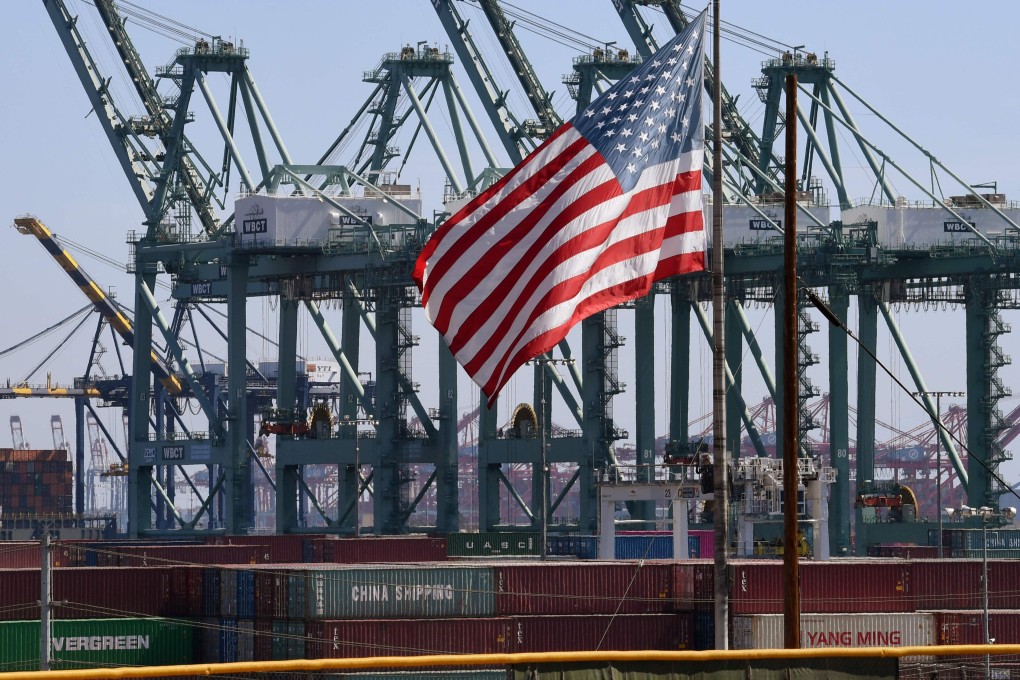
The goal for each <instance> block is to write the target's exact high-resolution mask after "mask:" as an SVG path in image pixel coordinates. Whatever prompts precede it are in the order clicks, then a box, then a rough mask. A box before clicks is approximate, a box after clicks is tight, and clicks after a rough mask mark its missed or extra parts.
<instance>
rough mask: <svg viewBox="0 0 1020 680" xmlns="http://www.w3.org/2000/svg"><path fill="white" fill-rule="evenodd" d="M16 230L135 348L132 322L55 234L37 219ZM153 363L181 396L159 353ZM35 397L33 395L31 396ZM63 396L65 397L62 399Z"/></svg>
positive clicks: (17, 221) (26, 219) (156, 372)
mask: <svg viewBox="0 0 1020 680" xmlns="http://www.w3.org/2000/svg"><path fill="white" fill-rule="evenodd" d="M14 226H15V227H16V228H17V230H18V231H19V232H20V233H22V234H29V235H31V236H35V237H36V239H37V240H38V241H39V243H41V244H42V246H43V248H45V249H46V252H47V253H49V254H50V256H51V257H52V258H53V259H54V260H56V261H57V264H59V265H60V268H61V269H63V270H64V271H65V272H66V273H67V275H68V276H69V277H71V280H72V281H73V282H74V284H75V285H76V286H78V288H80V289H81V291H82V293H84V294H85V297H86V298H88V300H89V302H91V303H92V306H93V307H95V308H96V310H97V311H98V312H99V313H100V314H101V315H102V316H103V318H104V319H105V320H106V322H107V323H109V324H110V326H111V327H112V328H113V330H115V331H116V332H117V334H118V335H120V336H121V337H122V338H123V339H124V344H126V345H128V346H129V347H134V343H135V333H134V328H133V327H132V325H131V321H130V320H129V319H128V318H127V317H126V316H124V314H122V313H121V311H120V310H119V309H117V308H116V307H115V306H114V305H113V302H111V301H110V298H108V297H107V296H106V294H105V293H104V292H103V289H102V288H100V287H99V285H98V284H97V283H96V282H95V281H93V280H92V278H91V277H90V276H89V275H88V274H86V273H85V271H84V270H83V269H82V268H81V266H80V265H79V264H78V262H77V260H75V259H74V258H73V257H72V256H71V254H70V253H68V252H67V251H66V250H64V249H63V248H61V247H60V245H59V244H58V243H57V242H56V240H55V239H54V238H53V232H51V231H50V230H49V229H47V228H46V225H44V224H43V223H42V222H40V221H39V220H38V219H37V218H35V217H31V216H26V217H18V218H17V219H15V220H14ZM151 359H152V373H153V375H155V376H156V378H157V379H158V380H159V381H160V382H161V383H162V384H163V385H164V386H165V387H166V388H167V390H169V391H170V393H171V394H180V393H181V391H182V387H181V381H180V380H179V379H178V378H177V376H174V375H171V374H170V373H169V372H168V371H167V370H166V368H165V367H164V366H163V363H162V362H161V361H160V360H159V358H158V357H157V356H156V353H155V352H152V353H151ZM30 396H31V395H30ZM61 396H63V395H61Z"/></svg>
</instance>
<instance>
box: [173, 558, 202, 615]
mask: <svg viewBox="0 0 1020 680" xmlns="http://www.w3.org/2000/svg"><path fill="white" fill-rule="evenodd" d="M204 578H205V573H204V570H203V568H202V567H173V568H171V570H170V581H171V589H172V591H171V592H172V595H173V597H171V598H170V609H169V612H170V615H171V616H183V617H196V618H197V617H200V616H202V586H203V581H204Z"/></svg>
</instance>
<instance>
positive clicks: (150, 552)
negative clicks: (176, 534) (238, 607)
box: [111, 545, 264, 567]
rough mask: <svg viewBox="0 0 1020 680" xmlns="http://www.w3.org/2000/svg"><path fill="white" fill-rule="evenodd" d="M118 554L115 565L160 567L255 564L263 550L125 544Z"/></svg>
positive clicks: (226, 546)
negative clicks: (174, 565)
mask: <svg viewBox="0 0 1020 680" xmlns="http://www.w3.org/2000/svg"><path fill="white" fill-rule="evenodd" d="M111 550H113V551H115V552H116V553H117V558H116V559H117V566H121V567H159V566H165V565H173V564H204V565H212V564H258V563H260V562H262V561H264V560H261V559H260V557H261V556H262V555H263V552H264V551H263V550H262V549H261V548H260V547H259V546H254V545H181V546H174V545H139V546H131V545H124V546H118V547H116V548H111Z"/></svg>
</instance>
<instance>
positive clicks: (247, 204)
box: [234, 194, 421, 247]
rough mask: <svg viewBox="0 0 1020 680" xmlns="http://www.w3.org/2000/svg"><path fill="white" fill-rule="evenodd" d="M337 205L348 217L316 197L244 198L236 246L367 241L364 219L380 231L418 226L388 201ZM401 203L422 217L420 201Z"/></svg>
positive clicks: (341, 200)
mask: <svg viewBox="0 0 1020 680" xmlns="http://www.w3.org/2000/svg"><path fill="white" fill-rule="evenodd" d="M334 200H335V201H336V202H337V203H339V204H340V205H342V206H343V207H344V208H345V209H346V210H347V212H344V211H342V210H338V209H337V208H336V207H335V206H333V205H331V204H329V203H327V202H325V201H322V200H320V199H319V198H317V197H315V196H266V195H260V194H256V195H252V196H244V197H242V198H239V199H237V201H236V202H235V203H234V215H235V218H234V220H235V230H236V235H237V242H238V243H239V244H241V245H245V246H249V247H254V246H261V247H273V246H300V245H310V244H317V243H325V242H326V241H327V240H339V241H366V242H367V241H369V240H371V237H370V235H369V233H368V230H367V229H366V228H365V226H364V225H363V224H361V223H360V222H359V220H363V221H364V222H366V223H368V224H370V225H372V226H373V227H375V228H385V227H388V226H389V225H394V224H405V225H406V224H413V223H414V219H413V218H412V217H411V216H410V215H408V214H407V213H406V212H404V211H403V210H401V209H400V208H398V207H397V206H396V204H394V203H393V202H392V201H390V200H389V199H385V198H381V197H379V198H376V197H373V198H361V197H358V198H337V199H334ZM401 203H402V204H403V205H404V206H406V207H407V208H409V209H410V210H411V211H413V212H414V213H416V214H419V215H420V214H421V199H420V198H406V199H405V198H402V199H401ZM355 216H356V217H355ZM386 236H387V239H386V240H392V239H393V237H392V235H390V234H389V232H388V231H386ZM380 240H383V239H380Z"/></svg>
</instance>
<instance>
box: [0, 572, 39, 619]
mask: <svg viewBox="0 0 1020 680" xmlns="http://www.w3.org/2000/svg"><path fill="white" fill-rule="evenodd" d="M38 618H39V570H38V569H10V570H4V571H3V572H2V573H0V620H2V621H17V620H18V619H38Z"/></svg>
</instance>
